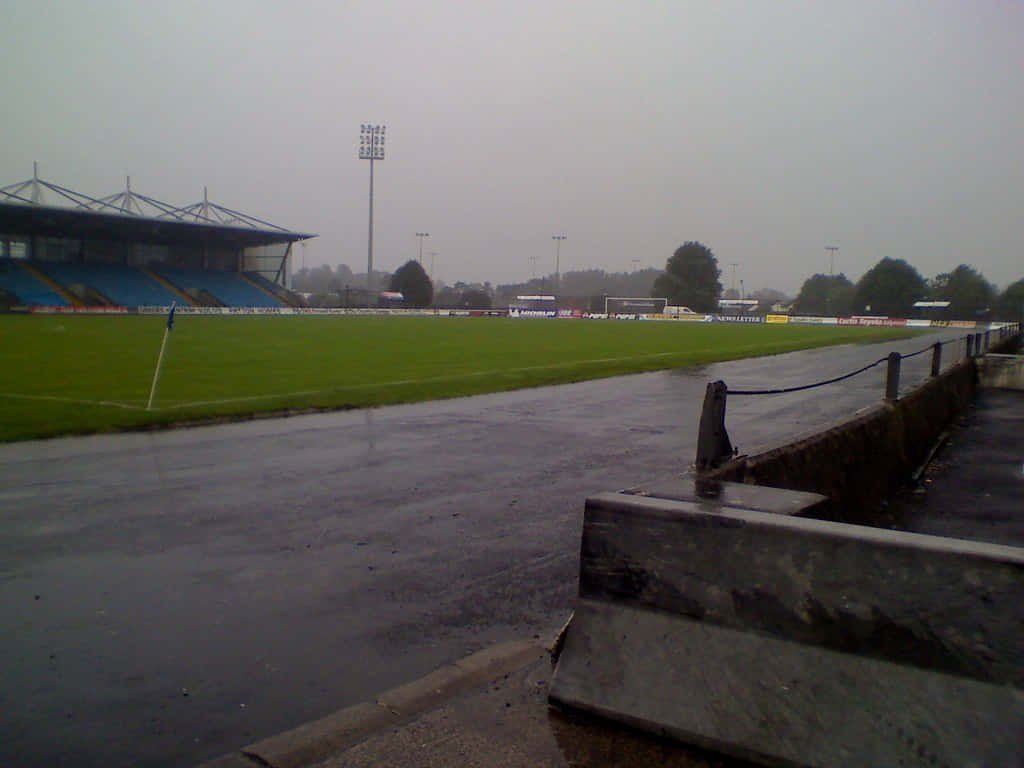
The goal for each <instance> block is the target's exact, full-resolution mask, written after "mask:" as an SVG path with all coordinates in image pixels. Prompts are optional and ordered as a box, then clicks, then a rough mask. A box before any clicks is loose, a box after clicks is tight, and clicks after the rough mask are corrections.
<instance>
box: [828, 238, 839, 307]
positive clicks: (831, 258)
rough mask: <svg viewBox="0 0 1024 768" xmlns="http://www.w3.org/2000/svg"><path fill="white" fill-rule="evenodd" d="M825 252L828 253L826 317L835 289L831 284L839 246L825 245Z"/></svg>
mask: <svg viewBox="0 0 1024 768" xmlns="http://www.w3.org/2000/svg"><path fill="white" fill-rule="evenodd" d="M825 250H826V251H828V290H827V291H826V292H825V314H826V315H827V314H828V313H829V312H831V311H832V290H833V289H834V288H835V285H834V284H833V282H832V272H833V271H834V269H835V260H836V251H838V250H839V246H838V245H826V246H825Z"/></svg>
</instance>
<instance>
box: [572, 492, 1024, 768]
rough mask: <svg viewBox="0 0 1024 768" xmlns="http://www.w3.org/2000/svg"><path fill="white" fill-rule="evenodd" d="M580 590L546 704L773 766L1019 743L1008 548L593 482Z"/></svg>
mask: <svg viewBox="0 0 1024 768" xmlns="http://www.w3.org/2000/svg"><path fill="white" fill-rule="evenodd" d="M580 598H581V600H580V604H579V605H578V606H577V609H576V614H575V618H574V620H573V623H572V625H571V626H570V628H569V630H568V632H567V635H566V638H565V646H564V648H563V651H562V655H561V657H560V659H559V662H558V670H557V672H556V675H555V680H554V684H553V688H552V698H553V699H554V700H556V701H559V702H561V703H564V704H568V705H570V706H575V707H580V708H583V709H588V710H592V711H595V712H598V713H600V714H602V715H605V716H609V717H613V718H617V719H620V720H623V721H626V722H631V723H635V724H638V725H641V726H642V727H645V728H648V729H650V730H654V731H660V730H665V731H667V732H669V733H672V734H674V735H676V736H678V737H680V738H684V739H686V740H689V741H692V742H693V743H697V744H701V745H704V746H710V747H713V748H716V749H721V750H722V751H725V752H728V753H730V754H734V755H737V756H740V757H744V758H757V759H761V760H763V759H771V760H774V761H777V762H781V763H782V764H802V765H829V766H831V765H837V766H838V765H851V764H862V765H883V764H894V765H895V764H898V762H897V760H896V759H895V758H894V757H893V756H898V757H904V756H905V754H906V748H907V746H908V744H909V742H908V739H913V744H914V745H916V746H915V750H914V751H915V754H917V753H918V752H919V757H921V761H919V762H920V764H932V763H929V762H928V760H930V759H931V756H933V755H934V756H935V759H936V760H941V761H945V762H946V763H947V764H952V765H963V764H979V765H983V764H1004V763H1005V761H1002V760H995V761H994V762H993V756H994V755H1004V756H1005V755H1006V754H1010V752H1008V751H1007V750H1013V749H1020V748H1024V744H1022V743H1020V742H1019V741H1014V739H1019V738H1020V736H1021V734H1024V698H1022V693H1021V689H1022V688H1024V633H1022V629H1024V608H1022V606H1024V550H1022V549H1019V548H1015V547H1006V546H999V545H994V544H983V543H978V542H971V541H964V540H956V539H943V538H939V537H934V536H925V535H921V534H913V533H906V532H900V531H890V530H883V529H874V528H867V527H863V526H857V525H848V524H843V523H835V522H828V521H821V520H811V519H804V518H799V517H794V516H783V515H778V514H770V513H763V512H755V511H748V510H739V509H733V508H729V507H722V508H720V509H717V510H709V509H707V508H703V507H702V506H701V505H700V504H697V503H693V502H682V501H673V500H665V499H657V498H651V497H644V496H637V495H629V494H600V495H598V496H594V497H591V498H590V499H588V500H587V506H586V510H585V517H584V529H583V542H582V550H581V563H580ZM915 729H916V730H915ZM1014 754H1017V753H1014ZM1020 754H1024V752H1021V753H1020ZM883 757H884V758H885V759H884V760H883V759H882V758H883ZM926 758H927V759H926Z"/></svg>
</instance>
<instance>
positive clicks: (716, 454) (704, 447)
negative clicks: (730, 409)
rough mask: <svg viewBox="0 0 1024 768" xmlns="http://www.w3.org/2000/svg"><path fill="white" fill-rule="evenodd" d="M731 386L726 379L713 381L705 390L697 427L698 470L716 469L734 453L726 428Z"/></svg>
mask: <svg viewBox="0 0 1024 768" xmlns="http://www.w3.org/2000/svg"><path fill="white" fill-rule="evenodd" d="M728 393H729V388H728V387H726V386H725V382H724V381H713V382H711V383H710V384H708V387H707V390H706V391H705V392H704V409H703V410H702V411H701V414H700V426H699V427H698V428H697V461H696V465H697V471H698V472H704V471H707V470H709V469H714V468H715V467H717V466H718V465H719V464H721V463H722V462H723V461H725V460H726V459H729V458H732V456H733V455H734V452H733V448H732V443H731V442H730V441H729V433H728V432H727V431H726V429H725V401H726V398H727V396H728Z"/></svg>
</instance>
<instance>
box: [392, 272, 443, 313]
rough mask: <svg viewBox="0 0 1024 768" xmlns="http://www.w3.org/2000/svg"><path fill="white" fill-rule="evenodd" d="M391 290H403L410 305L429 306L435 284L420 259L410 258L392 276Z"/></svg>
mask: <svg viewBox="0 0 1024 768" xmlns="http://www.w3.org/2000/svg"><path fill="white" fill-rule="evenodd" d="M390 285H391V290H392V291H401V293H402V295H403V296H404V297H405V303H406V304H407V305H409V306H410V307H429V306H430V302H431V301H432V300H433V298H434V286H433V284H432V283H431V282H430V278H429V277H427V273H426V272H425V271H423V267H422V266H421V265H420V263H419V262H418V261H414V260H409V261H407V262H405V264H403V265H402V266H400V267H399V268H398V271H396V272H395V274H393V275H392V276H391V284H390Z"/></svg>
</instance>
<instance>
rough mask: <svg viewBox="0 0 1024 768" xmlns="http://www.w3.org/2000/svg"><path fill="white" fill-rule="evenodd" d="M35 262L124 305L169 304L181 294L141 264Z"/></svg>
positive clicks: (57, 277) (62, 281)
mask: <svg viewBox="0 0 1024 768" xmlns="http://www.w3.org/2000/svg"><path fill="white" fill-rule="evenodd" d="M34 266H35V267H36V268H38V269H39V270H40V271H41V272H43V273H45V274H46V275H48V276H49V277H51V278H52V279H53V280H56V281H57V282H58V283H60V284H61V285H63V286H65V287H66V288H68V289H69V290H71V291H72V292H77V291H76V289H75V286H83V287H84V288H85V290H86V291H88V290H89V289H92V290H93V291H96V292H97V293H99V294H101V295H102V296H103V297H105V298H106V299H108V300H109V301H110V302H111V303H112V304H114V305H117V306H121V307H139V306H167V305H169V304H170V303H171V302H173V301H177V300H178V297H177V296H175V295H174V294H172V293H171V292H170V291H168V290H167V289H166V288H164V287H163V286H162V285H160V284H159V283H157V282H156V281H155V280H151V279H150V278H149V277H148V276H147V275H146V274H145V273H144V272H143V271H142V270H141V269H139V268H138V267H129V266H125V265H121V264H68V263H63V262H56V261H46V262H42V261H38V262H34Z"/></svg>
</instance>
